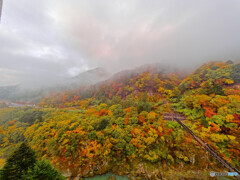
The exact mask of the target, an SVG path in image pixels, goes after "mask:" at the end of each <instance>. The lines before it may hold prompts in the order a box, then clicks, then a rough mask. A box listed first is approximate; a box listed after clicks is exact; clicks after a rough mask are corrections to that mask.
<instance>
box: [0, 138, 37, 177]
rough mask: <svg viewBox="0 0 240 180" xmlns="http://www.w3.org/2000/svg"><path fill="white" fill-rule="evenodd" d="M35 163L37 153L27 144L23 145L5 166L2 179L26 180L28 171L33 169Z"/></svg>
mask: <svg viewBox="0 0 240 180" xmlns="http://www.w3.org/2000/svg"><path fill="white" fill-rule="evenodd" d="M35 162H36V154H35V152H34V151H33V150H32V149H31V148H30V147H29V146H28V145H27V144H26V143H22V144H21V145H20V147H19V148H18V149H17V150H16V151H14V152H13V154H12V155H11V156H10V157H9V158H8V159H7V162H6V164H5V166H4V167H3V169H2V170H1V178H0V179H3V180H8V179H9V180H15V179H17V180H18V179H24V176H25V175H26V174H27V172H28V169H32V168H33V167H34V164H35Z"/></svg>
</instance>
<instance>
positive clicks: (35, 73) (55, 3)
mask: <svg viewBox="0 0 240 180" xmlns="http://www.w3.org/2000/svg"><path fill="white" fill-rule="evenodd" d="M3 1H4V2H3V12H2V19H1V24H0V85H1V86H2V85H8V84H12V83H16V82H19V81H21V80H22V79H23V78H24V79H28V80H29V82H30V81H31V80H33V79H39V78H40V79H42V80H47V81H51V79H52V80H53V79H55V78H56V77H64V76H74V75H76V74H78V73H80V72H83V71H85V70H88V69H92V68H95V67H104V68H106V69H107V70H108V71H119V70H121V69H125V68H133V67H135V66H139V65H141V64H146V63H155V62H168V63H171V64H175V65H179V66H197V65H200V64H202V63H203V62H206V61H209V60H228V59H232V60H239V59H240V1H239V0H101V1H100V0H39V1H36V0H17V1H16V0H3Z"/></svg>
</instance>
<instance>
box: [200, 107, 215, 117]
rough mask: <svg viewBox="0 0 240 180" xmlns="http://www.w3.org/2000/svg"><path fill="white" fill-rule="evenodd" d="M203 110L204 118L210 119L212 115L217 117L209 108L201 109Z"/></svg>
mask: <svg viewBox="0 0 240 180" xmlns="http://www.w3.org/2000/svg"><path fill="white" fill-rule="evenodd" d="M203 109H205V116H206V117H208V118H212V117H213V116H214V115H217V113H215V112H214V110H213V109H212V108H210V107H203Z"/></svg>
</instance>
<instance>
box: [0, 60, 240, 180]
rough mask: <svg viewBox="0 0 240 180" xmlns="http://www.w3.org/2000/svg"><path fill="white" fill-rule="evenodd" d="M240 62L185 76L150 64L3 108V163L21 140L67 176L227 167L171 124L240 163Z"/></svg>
mask: <svg viewBox="0 0 240 180" xmlns="http://www.w3.org/2000/svg"><path fill="white" fill-rule="evenodd" d="M239 83H240V64H234V63H233V62H231V61H227V62H209V63H207V64H204V65H203V66H201V67H199V68H198V69H196V70H195V71H194V72H193V73H191V74H190V75H186V74H182V73H174V72H172V71H167V70H164V71H160V70H159V69H156V68H149V69H146V70H145V71H143V72H139V73H138V72H135V73H132V74H128V75H126V76H119V77H118V78H115V79H111V80H108V81H105V82H104V83H101V84H97V85H95V86H91V87H88V88H87V89H86V88H84V87H80V88H78V89H75V90H71V91H70V90H69V91H64V92H61V93H55V94H51V95H49V96H47V97H45V98H43V99H42V100H41V102H40V103H39V107H37V108H31V107H27V108H7V107H4V106H3V108H0V156H1V165H2V166H3V165H4V161H5V160H6V158H7V157H8V156H9V154H10V153H11V152H12V151H14V150H15V148H16V146H17V145H19V144H21V143H22V142H23V141H26V142H28V144H29V145H30V146H31V147H32V148H33V149H34V150H35V151H36V152H37V154H38V158H39V159H41V158H47V159H49V160H50V161H51V163H52V165H54V166H55V167H56V168H57V169H59V170H60V171H61V172H62V173H64V174H69V175H71V176H72V177H76V176H80V177H87V176H93V175H95V174H103V173H106V172H108V171H112V172H114V173H117V174H120V175H123V174H130V175H131V176H139V177H144V178H146V177H148V178H150V179H161V178H163V177H165V178H167V179H172V178H174V177H186V178H187V177H191V178H205V177H206V176H209V171H211V170H215V171H217V170H219V171H223V170H225V169H224V167H223V166H222V165H221V164H219V163H218V162H217V161H216V160H215V159H213V158H212V157H210V156H209V155H208V153H206V152H205V150H204V149H203V148H202V147H201V146H200V145H199V144H198V143H197V142H195V141H194V140H193V139H192V137H191V136H190V135H189V134H188V133H187V132H185V131H184V130H183V129H182V127H181V126H180V125H179V124H178V123H177V122H175V121H166V120H165V119H164V117H163V115H164V113H170V112H178V113H180V114H182V115H183V116H185V117H186V120H184V121H183V122H184V124H185V125H186V126H187V127H189V128H190V129H191V130H192V131H193V132H194V133H195V134H197V135H198V136H199V137H201V139H203V140H204V141H205V142H206V143H207V144H208V145H209V146H210V147H211V148H213V149H214V150H216V152H218V153H219V154H220V155H221V156H222V157H223V158H224V159H225V160H227V161H228V162H229V163H231V164H232V165H233V166H234V167H236V168H238V169H239V168H240V84H239Z"/></svg>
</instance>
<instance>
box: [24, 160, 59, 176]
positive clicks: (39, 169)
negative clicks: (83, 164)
mask: <svg viewBox="0 0 240 180" xmlns="http://www.w3.org/2000/svg"><path fill="white" fill-rule="evenodd" d="M25 179H28V180H35V179H38V180H62V179H64V178H63V176H62V175H61V174H60V173H59V171H57V170H56V169H54V168H53V167H52V165H51V164H50V163H49V161H47V160H41V161H37V162H36V164H35V166H34V167H33V169H29V171H28V174H27V175H26V178H25Z"/></svg>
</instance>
